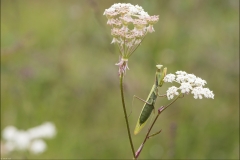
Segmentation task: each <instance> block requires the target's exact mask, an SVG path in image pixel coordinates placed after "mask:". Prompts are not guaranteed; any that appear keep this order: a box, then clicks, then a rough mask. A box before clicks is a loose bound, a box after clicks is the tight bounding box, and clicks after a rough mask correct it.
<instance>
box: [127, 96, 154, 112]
mask: <svg viewBox="0 0 240 160" xmlns="http://www.w3.org/2000/svg"><path fill="white" fill-rule="evenodd" d="M135 98H137V99H138V100H140V101H142V102H144V103H147V104H149V105H151V104H152V103H149V102H147V101H145V100H143V99H142V98H139V97H138V96H136V95H133V99H132V108H133V102H134V99H135ZM132 108H131V111H130V113H129V115H128V117H129V116H130V115H131V114H132Z"/></svg>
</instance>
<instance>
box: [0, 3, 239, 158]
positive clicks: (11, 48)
mask: <svg viewBox="0 0 240 160" xmlns="http://www.w3.org/2000/svg"><path fill="white" fill-rule="evenodd" d="M117 2H125V1H110V0H106V1H94V0H88V1H84V0H81V1H77V0H68V1H63V0H62V1H57V0H51V1H47V0H41V1H36V0H35V1H30V0H22V1H20V0H15V1H10V0H2V1H1V111H2V112H1V130H2V129H3V128H4V127H6V126H7V125H14V126H16V127H17V128H19V129H28V128H30V127H34V126H36V125H39V124H41V123H43V122H45V121H52V122H53V123H55V124H56V127H57V130H58V134H57V136H56V137H55V138H54V139H52V140H48V141H47V144H48V149H47V151H46V152H45V153H43V154H42V155H31V154H29V153H22V152H14V153H12V154H11V155H7V157H11V158H28V159H31V158H38V159H39V158H42V159H44V158H46V159H49V158H54V159H58V158H61V159H64V158H65V159H72V158H76V159H93V158H95V159H101V158H104V159H106V158H128V159H129V158H131V150H130V146H129V142H128V139H127V133H126V127H125V122H124V116H123V111H122V107H121V101H120V91H119V82H118V81H119V80H118V75H117V70H118V68H117V67H116V66H115V65H114V64H115V63H116V62H117V61H118V50H117V48H115V46H113V45H111V44H110V42H111V35H110V27H109V26H107V25H106V21H107V20H106V18H105V17H104V16H103V15H102V14H103V12H104V10H105V9H106V8H109V7H110V6H111V5H112V4H113V3H117ZM128 2H129V3H132V4H139V5H140V6H142V7H143V8H144V10H145V11H147V12H148V13H149V14H150V15H158V14H159V15H160V20H159V22H158V23H157V24H156V25H155V31H156V32H155V33H153V34H149V35H147V37H146V38H145V40H144V42H143V43H142V45H141V46H140V47H139V48H138V49H137V50H136V53H134V55H133V56H132V58H131V59H130V61H129V67H130V70H129V71H128V72H127V75H126V78H125V89H126V91H125V94H126V95H125V97H126V105H127V107H128V110H129V111H130V110H131V102H132V96H133V95H134V94H135V95H138V96H139V97H142V98H145V97H147V95H148V92H149V90H150V89H151V86H152V83H153V78H154V73H155V65H156V64H158V63H161V64H163V65H164V66H167V67H168V72H169V73H173V72H175V71H177V70H184V71H186V72H188V73H194V74H195V75H197V76H199V77H201V78H203V79H205V80H206V81H207V82H208V84H207V87H209V88H210V89H211V90H213V91H214V93H215V99H214V100H208V99H205V100H201V101H200V100H194V99H193V98H192V97H191V96H186V97H185V98H184V99H181V100H179V101H178V102H177V103H175V104H174V105H173V106H172V107H170V108H169V109H168V110H167V111H166V112H165V113H163V114H162V115H161V116H160V118H159V120H158V122H157V124H156V126H155V127H154V130H155V131H157V130H159V129H162V133H161V134H160V135H158V136H156V137H154V138H153V139H150V140H149V141H148V142H147V143H146V145H145V148H144V150H143V152H142V153H141V156H140V158H143V159H144V158H145V159H147V158H148V159H149V158H150V159H154V158H156V159H159V158H163V159H180V158H184V159H238V158H239V1H238V0H210V1H200V0H186V1H174V0H161V1H157V0H153V1H143V0H139V1H136V0H130V1H128ZM167 87H169V86H167V85H165V86H164V87H163V90H164V89H166V88H167ZM164 104H167V101H166V100H164V99H159V100H158V101H157V106H156V107H158V106H160V105H164ZM142 105H143V104H142V103H141V102H138V101H137V100H135V101H134V107H133V113H132V115H131V117H130V119H129V121H130V126H131V129H132V131H133V128H134V127H135V123H136V121H137V118H138V114H139V112H140V111H141V107H142ZM145 133H146V129H145V130H143V131H142V132H141V133H140V134H139V135H137V136H134V137H133V138H134V139H133V141H134V145H135V148H136V149H137V148H138V146H139V145H140V144H141V142H142V140H143V137H144V135H145Z"/></svg>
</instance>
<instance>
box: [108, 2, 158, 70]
mask: <svg viewBox="0 0 240 160" xmlns="http://www.w3.org/2000/svg"><path fill="white" fill-rule="evenodd" d="M103 15H106V17H107V19H108V21H107V24H108V25H110V26H111V27H112V29H111V35H112V36H113V40H112V43H116V44H117V45H118V48H119V50H120V54H121V58H120V61H119V63H117V64H116V65H118V66H119V74H122V73H126V69H127V68H128V67H127V62H128V61H127V60H128V58H129V57H130V56H131V55H132V53H133V52H134V51H135V50H136V49H137V47H138V46H139V45H140V43H141V42H142V40H143V38H144V37H145V36H146V34H147V33H148V32H150V33H152V32H154V28H153V24H155V23H157V21H158V19H159V18H158V16H149V15H148V13H147V12H145V11H144V10H143V8H142V7H141V6H138V5H135V6H134V5H132V4H130V3H116V4H114V5H112V6H111V7H110V8H108V9H106V10H105V11H104V13H103ZM123 65H124V66H123Z"/></svg>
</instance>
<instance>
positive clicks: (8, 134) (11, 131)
mask: <svg viewBox="0 0 240 160" xmlns="http://www.w3.org/2000/svg"><path fill="white" fill-rule="evenodd" d="M16 132H17V128H16V127H14V126H7V127H6V128H5V129H4V130H3V131H2V136H3V139H5V140H8V141H11V140H13V139H14V137H15V134H16Z"/></svg>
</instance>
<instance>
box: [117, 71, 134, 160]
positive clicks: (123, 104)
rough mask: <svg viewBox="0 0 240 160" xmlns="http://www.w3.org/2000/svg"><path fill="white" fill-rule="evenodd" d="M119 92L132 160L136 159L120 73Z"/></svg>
mask: <svg viewBox="0 0 240 160" xmlns="http://www.w3.org/2000/svg"><path fill="white" fill-rule="evenodd" d="M120 90H121V97H122V106H123V111H124V116H125V121H126V125H127V131H128V138H129V142H130V145H131V149H132V153H133V157H134V159H136V158H135V151H134V147H133V142H132V137H131V132H130V127H129V123H128V116H127V111H126V107H125V101H124V93H123V73H121V75H120Z"/></svg>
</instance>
